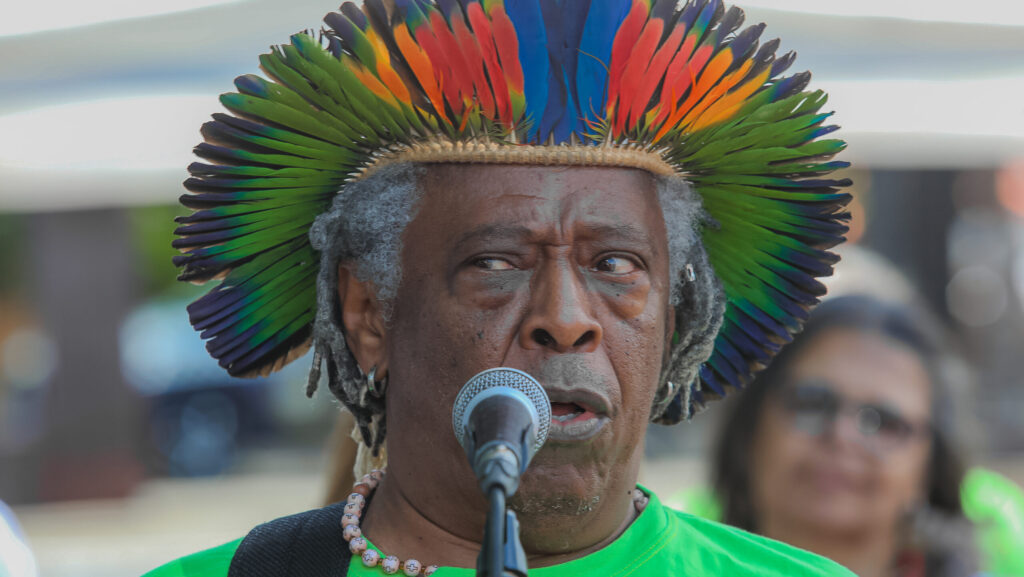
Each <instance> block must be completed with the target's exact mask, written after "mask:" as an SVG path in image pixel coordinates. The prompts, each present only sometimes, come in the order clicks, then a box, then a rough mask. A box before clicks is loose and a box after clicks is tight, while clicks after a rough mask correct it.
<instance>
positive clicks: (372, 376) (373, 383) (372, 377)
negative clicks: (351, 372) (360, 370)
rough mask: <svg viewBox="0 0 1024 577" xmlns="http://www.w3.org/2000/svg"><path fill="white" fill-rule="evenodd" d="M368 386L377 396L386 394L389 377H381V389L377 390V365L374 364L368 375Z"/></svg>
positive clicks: (371, 392) (372, 393)
mask: <svg viewBox="0 0 1024 577" xmlns="http://www.w3.org/2000/svg"><path fill="white" fill-rule="evenodd" d="M366 388H367V389H368V390H369V391H370V394H371V395H373V396H375V397H377V398H380V397H383V396H384V389H386V388H387V377H385V378H383V379H381V381H380V390H377V365H373V368H372V369H370V372H369V373H368V374H367V375H366Z"/></svg>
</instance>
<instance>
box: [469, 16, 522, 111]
mask: <svg viewBox="0 0 1024 577" xmlns="http://www.w3.org/2000/svg"><path fill="white" fill-rule="evenodd" d="M466 15H467V16H468V17H469V23H470V25H471V26H472V27H473V33H474V34H475V35H476V39H477V41H478V42H479V43H480V51H481V52H482V53H483V56H484V63H485V64H486V65H487V75H488V76H489V77H490V79H491V86H492V87H493V88H494V100H495V104H496V105H497V108H498V118H499V119H500V120H501V123H502V124H505V125H506V126H508V125H511V124H512V106H511V103H510V102H509V97H508V84H507V83H506V82H505V73H504V72H503V71H502V70H501V64H499V63H498V52H497V48H496V47H495V46H494V36H493V35H492V34H491V21H490V20H488V19H487V15H486V14H484V9H483V8H482V7H481V6H480V3H479V2H471V3H470V4H469V6H467V7H466Z"/></svg>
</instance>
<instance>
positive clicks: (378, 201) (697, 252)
mask: <svg viewBox="0 0 1024 577" xmlns="http://www.w3.org/2000/svg"><path fill="white" fill-rule="evenodd" d="M422 173H423V168H422V166H420V165H414V164H412V163H400V164H394V165H389V166H385V167H383V168H381V169H379V170H377V171H375V172H373V173H372V174H371V175H369V176H367V177H366V178H364V179H361V180H357V181H354V182H352V183H349V184H347V185H345V188H344V189H343V191H342V192H341V193H340V194H338V196H337V197H336V198H335V199H334V203H333V205H332V207H331V209H330V210H328V211H327V212H325V213H323V214H321V215H320V216H319V217H317V219H316V221H315V222H314V223H313V226H312V228H311V229H310V233H309V236H310V240H311V242H312V244H313V248H315V249H316V250H318V251H320V271H319V275H318V278H317V314H316V320H315V321H314V324H313V340H314V343H313V348H314V360H313V367H312V369H311V371H310V378H309V384H308V387H307V394H310V395H312V393H313V391H315V389H316V386H317V382H318V381H319V379H320V372H321V368H322V366H324V365H326V367H327V377H328V379H327V380H328V387H329V388H330V390H331V392H332V393H333V394H334V395H335V396H336V397H337V398H338V399H339V400H340V401H341V402H342V403H343V404H344V405H345V407H346V408H348V410H349V411H351V412H352V414H353V415H354V416H355V419H356V423H357V425H358V427H359V430H360V432H361V434H362V437H363V441H364V442H365V443H366V445H367V446H369V447H371V448H372V449H373V450H374V451H375V452H376V450H377V449H378V448H379V447H380V446H381V444H382V443H383V441H384V437H385V421H384V414H385V401H384V397H383V396H376V395H373V394H371V393H370V391H369V387H368V386H367V383H366V377H364V376H363V374H362V371H361V370H360V368H359V366H358V364H357V363H356V360H355V358H354V357H353V355H352V353H351V351H349V349H348V346H347V345H346V342H345V330H344V326H343V324H342V317H341V310H340V303H339V302H338V297H337V283H338V264H339V263H340V262H349V263H352V264H353V265H354V273H355V275H356V277H357V278H358V279H359V280H360V281H362V282H369V283H371V284H372V285H373V287H374V290H375V292H376V296H377V299H378V301H379V302H380V305H381V311H382V314H383V315H384V318H385V321H387V320H388V319H389V318H390V314H391V311H392V308H391V305H392V303H393V300H394V298H395V296H396V294H397V291H398V287H399V285H400V283H401V280H402V269H401V252H402V234H403V233H404V231H405V227H406V226H407V225H408V224H409V223H410V222H412V220H413V219H414V218H415V217H416V214H417V212H418V210H419V201H420V198H421V197H422V187H421V186H420V184H419V176H420V175H421V174H422ZM657 192H658V199H659V201H660V203H661V209H662V213H663V214H664V217H665V225H666V230H667V232H668V250H669V274H670V278H671V279H672V290H671V293H670V304H672V305H673V306H674V307H675V315H676V318H675V328H676V335H675V336H674V337H673V342H672V346H671V350H670V354H669V355H668V359H666V363H665V365H664V367H663V370H662V378H661V382H662V384H661V385H660V386H659V390H658V394H657V395H656V398H655V401H654V406H653V408H652V414H651V420H652V421H655V422H658V423H663V424H673V423H676V422H678V421H680V420H682V419H685V418H689V416H690V415H691V414H692V408H691V407H690V402H689V398H690V386H691V383H693V382H694V381H695V379H696V377H697V371H698V370H699V369H700V365H701V363H703V362H704V361H705V360H707V358H708V357H709V356H710V355H711V351H712V349H713V347H714V340H715V336H716V335H717V333H718V329H719V327H720V326H721V324H722V316H723V313H724V310H725V299H724V296H723V292H722V289H721V286H720V285H719V283H718V279H717V277H716V276H715V274H714V271H713V270H712V269H711V265H710V263H709V262H708V258H707V253H706V252H705V251H704V246H703V243H702V242H701V241H700V229H701V227H702V226H705V225H708V224H713V223H711V219H710V217H709V216H708V215H707V214H706V213H705V212H704V210H703V208H702V207H701V203H700V196H699V195H698V194H697V193H696V192H695V191H694V190H693V188H692V187H691V186H690V185H689V184H688V183H687V182H686V181H685V180H683V179H682V178H679V177H659V178H658V180H657ZM673 383H677V384H680V385H682V387H683V389H682V390H680V389H679V387H678V386H676V385H674V384H673Z"/></svg>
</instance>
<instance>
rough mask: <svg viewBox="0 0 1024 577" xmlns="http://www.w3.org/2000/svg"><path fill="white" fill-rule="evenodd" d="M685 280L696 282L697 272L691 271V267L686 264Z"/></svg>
mask: <svg viewBox="0 0 1024 577" xmlns="http://www.w3.org/2000/svg"><path fill="white" fill-rule="evenodd" d="M686 280H688V281H690V282H693V281H695V280H697V272H696V271H694V270H693V265H692V264H690V263H686Z"/></svg>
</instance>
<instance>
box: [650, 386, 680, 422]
mask: <svg viewBox="0 0 1024 577" xmlns="http://www.w3.org/2000/svg"><path fill="white" fill-rule="evenodd" d="M667 385H668V387H667V388H668V390H667V391H665V396H664V397H662V398H661V399H659V400H658V401H657V402H656V403H655V405H654V411H653V414H654V415H657V416H659V417H660V416H661V414H662V413H664V412H665V408H666V407H668V405H669V403H671V402H672V399H674V398H675V396H676V393H677V392H679V385H677V384H675V383H673V382H672V381H667Z"/></svg>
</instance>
